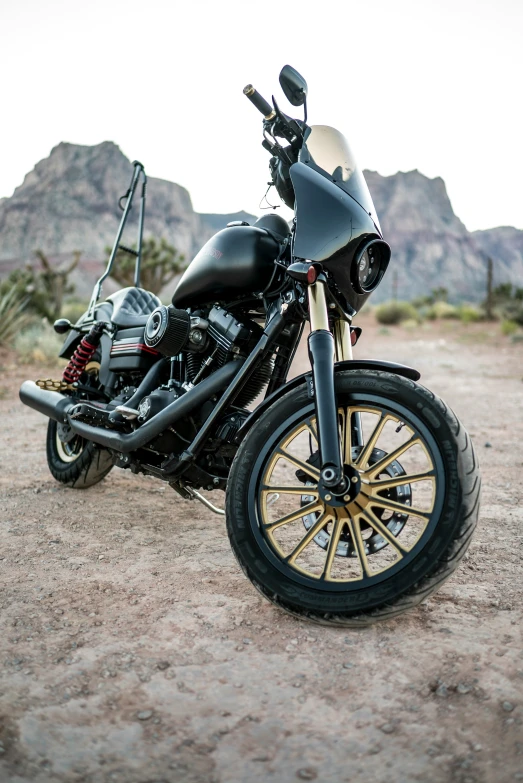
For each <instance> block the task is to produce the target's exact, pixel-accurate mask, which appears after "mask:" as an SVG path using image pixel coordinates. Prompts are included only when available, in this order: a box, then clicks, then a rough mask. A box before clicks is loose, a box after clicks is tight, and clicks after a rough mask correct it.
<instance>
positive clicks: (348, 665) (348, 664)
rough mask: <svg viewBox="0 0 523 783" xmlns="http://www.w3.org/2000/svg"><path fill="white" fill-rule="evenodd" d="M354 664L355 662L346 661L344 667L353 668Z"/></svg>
mask: <svg viewBox="0 0 523 783" xmlns="http://www.w3.org/2000/svg"><path fill="white" fill-rule="evenodd" d="M353 666H354V664H353V663H344V664H343V668H344V669H352V667H353Z"/></svg>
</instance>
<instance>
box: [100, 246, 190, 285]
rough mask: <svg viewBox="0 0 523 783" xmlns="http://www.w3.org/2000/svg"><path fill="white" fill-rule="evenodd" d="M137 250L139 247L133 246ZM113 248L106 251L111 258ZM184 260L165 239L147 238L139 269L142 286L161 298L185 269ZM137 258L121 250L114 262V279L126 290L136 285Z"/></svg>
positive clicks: (112, 274) (107, 248)
mask: <svg viewBox="0 0 523 783" xmlns="http://www.w3.org/2000/svg"><path fill="white" fill-rule="evenodd" d="M132 249H133V250H136V243H135V244H134V245H132ZM111 250H112V248H110V247H106V248H105V252H106V253H107V255H110V253H111ZM183 263H184V256H183V255H181V253H179V252H178V250H177V249H176V248H175V247H173V246H172V245H170V244H169V243H168V242H167V240H166V239H165V238H164V237H162V238H161V239H160V240H156V239H155V238H154V237H145V238H144V240H143V242H142V261H141V265H140V286H141V287H142V288H145V289H146V290H147V291H151V292H152V293H153V294H159V293H160V291H161V290H162V288H163V287H164V286H165V285H167V283H170V281H171V280H172V279H173V277H174V276H175V275H177V274H178V272H180V271H181V270H182V268H183ZM135 265H136V258H135V256H133V255H130V254H129V253H126V252H125V251H124V250H118V251H117V253H116V257H115V260H114V266H113V271H112V272H111V277H112V278H113V280H116V282H117V283H118V284H119V285H121V286H123V287H125V286H128V285H134V269H135Z"/></svg>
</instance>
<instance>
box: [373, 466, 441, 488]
mask: <svg viewBox="0 0 523 783" xmlns="http://www.w3.org/2000/svg"><path fill="white" fill-rule="evenodd" d="M435 479H436V477H435V475H434V471H432V470H431V471H429V472H427V473H411V474H410V475H408V474H407V475H405V476H396V477H394V478H386V479H378V480H377V481H371V482H370V486H371V487H372V492H373V494H374V492H380V491H381V490H382V489H393V488H394V487H402V486H403V485H404V484H414V482H415V481H435Z"/></svg>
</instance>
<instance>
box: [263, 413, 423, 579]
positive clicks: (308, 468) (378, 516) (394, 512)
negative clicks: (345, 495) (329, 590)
mask: <svg viewBox="0 0 523 783" xmlns="http://www.w3.org/2000/svg"><path fill="white" fill-rule="evenodd" d="M338 419H339V434H340V440H341V445H342V454H343V459H344V463H345V467H346V470H347V472H351V474H353V473H354V472H355V471H357V476H358V477H359V482H360V484H359V487H360V489H359V492H358V493H357V494H356V495H355V496H354V497H352V498H351V499H350V500H347V502H345V503H344V504H341V505H340V503H338V504H335V503H332V502H331V503H329V502H327V501H326V500H324V499H322V496H321V491H320V486H319V483H318V482H319V479H320V471H319V468H320V462H319V454H318V441H317V429H316V419H315V416H310V417H308V418H307V419H306V420H304V421H301V422H300V423H299V424H297V425H295V426H294V427H293V429H292V430H291V432H290V433H288V434H286V435H285V436H284V437H282V438H281V440H280V441H279V442H278V443H277V444H276V445H275V446H274V447H273V448H272V452H271V454H270V456H269V458H268V460H267V461H266V464H265V468H264V470H263V474H262V477H261V485H260V491H259V515H260V523H261V524H260V527H261V530H262V533H263V535H264V537H265V538H266V540H267V542H268V543H269V545H270V547H271V549H272V550H273V552H274V553H275V554H276V555H277V556H278V558H279V559H280V561H281V562H282V563H284V564H285V565H286V566H287V567H288V568H290V569H292V570H293V571H295V572H296V573H297V574H300V575H303V576H305V577H309V578H312V579H314V580H317V581H318V582H320V583H321V582H329V583H340V584H343V583H357V582H362V581H364V580H369V579H373V578H375V577H378V576H381V575H383V574H386V573H387V572H388V571H392V570H393V569H397V567H398V565H401V561H402V560H404V559H405V558H407V557H408V556H409V554H410V553H411V552H412V550H413V549H414V547H416V544H417V543H418V542H419V540H420V539H421V538H422V536H423V534H424V533H425V531H426V529H427V526H428V525H429V523H430V521H431V519H432V514H433V510H434V502H435V497H436V490H437V486H436V470H435V466H434V461H433V458H432V456H431V452H430V450H429V448H428V447H427V444H426V443H425V441H424V439H423V437H422V436H421V435H420V433H419V432H418V431H417V430H416V429H415V427H414V426H412V425H410V424H409V423H408V422H406V421H405V420H404V419H402V418H401V417H400V415H398V414H396V413H393V412H390V411H387V410H385V409H381V408H379V407H374V406H370V405H360V406H358V405H355V406H353V407H352V406H350V407H340V408H339V410H338ZM354 480H355V481H358V479H357V478H355V479H353V481H354ZM276 495H277V497H276ZM275 497H276V500H275ZM304 528H305V529H304Z"/></svg>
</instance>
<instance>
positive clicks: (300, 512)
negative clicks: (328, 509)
mask: <svg viewBox="0 0 523 783" xmlns="http://www.w3.org/2000/svg"><path fill="white" fill-rule="evenodd" d="M321 509H323V503H321V502H319V501H317V500H314V501H312V503H308V504H307V505H306V506H302V507H301V508H299V509H297V510H296V511H291V513H290V514H286V515H285V516H284V517H280V519H277V520H276V521H275V522H269V523H268V524H267V525H264V527H265V530H266V531H267V532H268V533H270V532H271V531H272V530H275V528H277V527H281V526H282V525H288V524H289V523H290V522H296V520H297V519H301V518H302V517H304V516H306V515H307V514H311V513H313V512H314V511H320V510H321Z"/></svg>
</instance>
